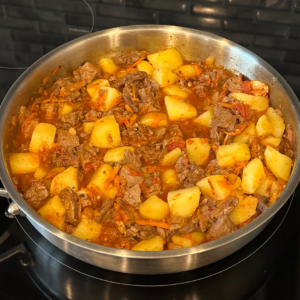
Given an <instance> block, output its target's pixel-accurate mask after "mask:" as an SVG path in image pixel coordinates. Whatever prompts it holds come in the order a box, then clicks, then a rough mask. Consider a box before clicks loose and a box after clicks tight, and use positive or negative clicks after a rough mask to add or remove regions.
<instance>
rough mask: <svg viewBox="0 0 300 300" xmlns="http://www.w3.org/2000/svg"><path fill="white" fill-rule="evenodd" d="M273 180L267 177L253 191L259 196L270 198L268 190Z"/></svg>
mask: <svg viewBox="0 0 300 300" xmlns="http://www.w3.org/2000/svg"><path fill="white" fill-rule="evenodd" d="M273 181H274V180H273V179H272V178H270V177H269V176H268V177H267V178H266V179H265V180H264V181H263V183H262V184H261V185H260V186H259V187H258V189H257V190H256V191H255V193H257V194H260V195H262V196H265V197H268V198H269V197H270V188H271V186H272V183H273Z"/></svg>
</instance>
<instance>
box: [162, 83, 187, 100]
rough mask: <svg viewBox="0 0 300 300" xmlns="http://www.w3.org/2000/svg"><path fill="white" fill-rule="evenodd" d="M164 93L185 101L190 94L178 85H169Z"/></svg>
mask: <svg viewBox="0 0 300 300" xmlns="http://www.w3.org/2000/svg"><path fill="white" fill-rule="evenodd" d="M163 92H164V93H165V94H167V95H169V96H178V97H179V98H181V99H185V98H187V97H188V95H189V93H188V92H186V91H184V90H182V89H181V88H180V87H178V86H177V85H172V84H170V85H167V86H165V87H164V88H163Z"/></svg>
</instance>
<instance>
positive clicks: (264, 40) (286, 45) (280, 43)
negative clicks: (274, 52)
mask: <svg viewBox="0 0 300 300" xmlns="http://www.w3.org/2000/svg"><path fill="white" fill-rule="evenodd" d="M254 45H255V46H260V47H269V48H273V49H274V48H277V49H288V50H296V51H297V50H298V51H300V41H296V40H287V39H283V38H276V37H268V36H256V37H255V39H254Z"/></svg>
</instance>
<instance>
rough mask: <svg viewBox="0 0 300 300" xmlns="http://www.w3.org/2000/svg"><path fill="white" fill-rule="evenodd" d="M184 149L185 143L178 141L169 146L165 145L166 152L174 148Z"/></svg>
mask: <svg viewBox="0 0 300 300" xmlns="http://www.w3.org/2000/svg"><path fill="white" fill-rule="evenodd" d="M184 147H185V141H183V140H179V141H174V142H172V143H170V144H168V145H167V150H168V151H169V152H170V151H172V150H174V149H176V148H184Z"/></svg>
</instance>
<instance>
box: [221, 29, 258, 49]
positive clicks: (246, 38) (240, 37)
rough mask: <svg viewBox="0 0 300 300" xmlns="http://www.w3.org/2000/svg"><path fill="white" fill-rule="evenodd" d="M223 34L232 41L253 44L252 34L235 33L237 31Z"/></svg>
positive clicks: (246, 44) (245, 44)
mask: <svg viewBox="0 0 300 300" xmlns="http://www.w3.org/2000/svg"><path fill="white" fill-rule="evenodd" d="M222 36H223V37H224V38H226V39H228V40H230V41H233V42H235V43H237V44H240V45H243V46H245V47H247V46H249V45H250V44H251V42H252V38H253V36H252V35H251V34H242V33H235V32H224V33H222Z"/></svg>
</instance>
